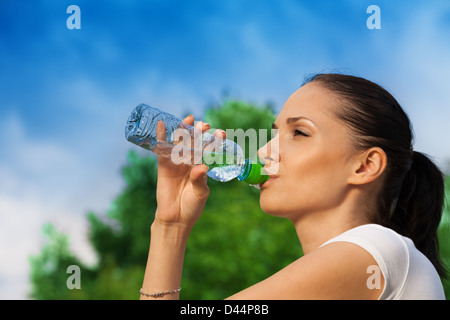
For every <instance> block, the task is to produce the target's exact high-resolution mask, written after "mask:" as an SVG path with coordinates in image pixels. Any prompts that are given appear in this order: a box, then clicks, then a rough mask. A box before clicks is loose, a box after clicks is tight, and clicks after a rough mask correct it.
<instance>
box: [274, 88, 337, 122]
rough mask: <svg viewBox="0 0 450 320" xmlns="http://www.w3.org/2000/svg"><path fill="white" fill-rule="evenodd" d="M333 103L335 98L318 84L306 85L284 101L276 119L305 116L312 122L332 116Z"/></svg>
mask: <svg viewBox="0 0 450 320" xmlns="http://www.w3.org/2000/svg"><path fill="white" fill-rule="evenodd" d="M335 103H336V97H335V95H334V94H333V93H332V92H331V91H329V90H327V89H325V88H323V87H322V86H320V85H319V84H315V83H308V84H306V85H304V86H302V87H301V88H299V89H297V90H296V91H295V92H294V93H293V94H292V95H291V96H290V97H289V98H288V99H287V100H286V103H285V104H284V106H283V109H282V110H281V112H280V114H279V116H278V118H279V120H282V119H287V118H289V117H291V116H305V117H308V118H311V120H313V121H314V119H316V120H319V119H321V118H324V117H330V116H331V115H332V113H331V110H332V108H333V107H332V106H333V105H334V104H335ZM283 121H284V120H283Z"/></svg>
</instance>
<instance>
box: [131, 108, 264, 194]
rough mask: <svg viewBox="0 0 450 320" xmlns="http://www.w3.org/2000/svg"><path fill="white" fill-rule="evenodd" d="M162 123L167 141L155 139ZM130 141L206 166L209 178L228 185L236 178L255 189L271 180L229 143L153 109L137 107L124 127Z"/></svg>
mask: <svg viewBox="0 0 450 320" xmlns="http://www.w3.org/2000/svg"><path fill="white" fill-rule="evenodd" d="M158 121H163V122H164V124H165V127H166V141H165V142H163V141H158V140H157V139H156V125H157V123H158ZM125 137H126V139H127V140H128V141H130V142H132V143H134V144H136V145H138V146H140V147H142V148H145V149H148V150H150V151H152V152H154V153H157V154H160V155H162V156H164V157H167V158H170V159H171V160H172V161H173V162H174V163H176V164H180V163H185V164H191V165H195V164H200V163H203V164H206V165H207V166H208V167H209V171H208V173H207V174H208V176H209V177H211V178H212V179H214V180H217V181H221V182H226V181H230V180H232V179H234V178H238V180H239V181H244V182H246V183H248V184H250V185H252V186H255V187H257V188H258V187H259V185H260V184H261V183H263V182H265V181H267V180H268V179H269V176H267V174H265V172H264V169H262V166H261V165H260V164H259V163H254V162H252V161H251V160H250V159H245V158H244V153H243V152H242V149H241V147H240V146H239V145H238V144H236V143H234V142H233V141H231V140H228V139H219V138H216V137H215V136H214V135H212V134H210V133H208V132H203V133H202V132H200V130H198V129H195V128H194V127H193V126H190V125H187V124H186V123H184V122H183V121H182V120H181V119H179V118H177V117H175V116H173V115H171V114H169V113H166V112H163V111H161V110H158V109H156V108H153V107H150V106H148V105H145V104H140V105H138V106H137V107H136V108H135V109H134V110H133V112H132V113H131V115H130V117H129V118H128V122H127V125H126V127H125Z"/></svg>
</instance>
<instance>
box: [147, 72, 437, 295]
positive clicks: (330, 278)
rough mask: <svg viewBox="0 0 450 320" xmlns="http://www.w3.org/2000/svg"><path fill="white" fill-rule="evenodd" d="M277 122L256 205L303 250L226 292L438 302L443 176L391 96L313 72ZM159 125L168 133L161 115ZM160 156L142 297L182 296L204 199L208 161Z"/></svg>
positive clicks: (353, 80) (264, 154)
mask: <svg viewBox="0 0 450 320" xmlns="http://www.w3.org/2000/svg"><path fill="white" fill-rule="evenodd" d="M184 121H185V122H186V123H189V124H192V123H193V118H192V117H188V118H186V119H185V120H184ZM274 128H276V129H278V133H277V135H276V136H275V137H274V138H273V139H272V140H271V141H269V142H268V143H267V144H266V145H265V146H264V147H263V148H261V149H260V150H259V151H258V156H259V158H260V159H261V160H262V161H263V162H264V163H265V167H264V168H265V169H266V171H267V172H268V174H269V175H270V177H271V178H270V179H269V180H268V181H267V182H265V183H264V184H262V185H261V195H260V205H261V208H262V210H263V211H265V212H267V213H268V214H272V215H276V216H280V217H285V218H288V219H289V220H291V221H292V223H293V224H294V226H295V229H296V231H297V235H298V238H299V240H300V243H301V245H302V248H303V251H304V256H303V257H301V258H299V259H298V260H296V261H294V262H292V263H291V264H290V265H288V266H287V267H285V268H284V269H282V270H280V271H279V272H277V273H276V274H274V275H272V276H271V277H269V278H267V279H266V280H264V281H262V282H260V283H257V284H255V285H253V286H251V287H249V288H247V289H245V290H243V291H241V292H239V293H237V294H235V295H233V296H232V297H230V298H231V299H444V298H445V297H444V293H443V289H442V285H441V282H440V279H439V274H440V275H444V268H443V267H442V265H441V262H440V260H439V256H438V242H437V234H436V233H437V228H438V225H439V222H440V218H441V212H442V205H443V177H442V174H441V172H440V171H439V169H438V168H437V167H436V166H435V165H434V164H433V163H432V161H430V160H429V159H428V158H427V157H426V156H425V155H423V154H421V153H419V152H416V151H413V150H412V131H411V128H410V122H409V119H408V117H407V115H406V114H405V113H404V111H403V110H402V108H401V107H400V106H399V104H398V103H397V101H396V100H395V99H394V98H393V97H392V96H391V95H390V94H389V93H388V92H387V91H386V90H384V89H383V88H381V87H380V86H378V85H376V84H374V83H372V82H370V81H368V80H365V79H362V78H358V77H353V76H347V75H340V74H319V75H316V76H314V77H312V78H311V79H309V80H308V81H307V82H306V84H304V85H303V86H302V87H301V88H300V89H298V90H297V91H296V92H295V93H294V94H293V95H292V96H291V97H289V99H288V100H287V102H286V103H285V105H284V106H283V109H282V110H281V112H280V114H279V115H278V117H277V119H276V121H275V123H274ZM201 129H202V130H203V131H204V130H208V129H209V126H208V125H207V124H204V123H203V124H201ZM158 132H159V137H158V138H159V139H161V140H164V139H165V136H164V132H165V131H164V124H163V123H159V124H158ZM215 134H217V135H220V134H223V135H224V133H223V132H221V131H216V132H215ZM158 161H159V168H158V187H157V201H158V207H157V210H156V213H155V220H154V222H153V224H152V226H151V242H150V251H149V257H148V262H147V268H146V271H145V276H144V282H143V286H142V289H141V298H142V299H154V298H159V299H177V298H178V297H179V291H180V289H179V286H180V282H181V273H182V267H183V259H184V251H185V247H186V242H187V239H188V237H189V233H190V231H191V228H192V226H193V225H194V224H195V222H196V221H197V219H198V218H199V217H200V215H201V213H202V210H203V207H204V205H205V202H206V199H207V198H208V195H209V188H208V186H207V175H206V172H207V169H208V168H207V167H206V166H205V165H198V166H195V167H188V166H186V165H174V164H172V163H171V162H170V160H168V159H166V158H163V157H159V160H158Z"/></svg>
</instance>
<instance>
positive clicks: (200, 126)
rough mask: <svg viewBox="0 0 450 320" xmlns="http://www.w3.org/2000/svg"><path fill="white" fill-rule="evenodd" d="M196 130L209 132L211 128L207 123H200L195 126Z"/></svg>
mask: <svg viewBox="0 0 450 320" xmlns="http://www.w3.org/2000/svg"><path fill="white" fill-rule="evenodd" d="M195 128H196V129H198V130H200V131H201V132H205V131H208V130H209V129H211V126H210V125H209V123H207V122H203V121H198V122H197V123H196V124H195Z"/></svg>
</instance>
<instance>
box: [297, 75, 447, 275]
mask: <svg viewBox="0 0 450 320" xmlns="http://www.w3.org/2000/svg"><path fill="white" fill-rule="evenodd" d="M306 83H318V84H319V85H322V86H323V87H324V88H326V89H328V90H330V91H331V92H333V93H334V94H336V95H337V97H338V98H339V99H338V100H337V108H334V109H335V110H336V111H335V113H336V116H337V117H338V119H339V120H341V121H342V122H343V123H344V124H345V125H346V126H347V127H348V128H349V129H350V130H351V131H352V132H353V133H354V144H355V145H354V146H355V147H356V148H357V149H360V150H365V149H368V148H371V147H380V148H381V149H383V151H384V152H385V153H386V156H387V159H388V161H387V167H386V173H385V178H384V184H383V186H382V190H381V192H380V195H379V199H378V201H377V203H378V206H377V208H376V210H377V212H376V214H375V218H374V219H375V221H373V222H374V223H378V224H380V225H383V226H385V227H388V228H391V229H393V230H395V231H396V232H398V233H400V234H401V235H403V236H405V237H408V238H410V239H411V240H412V241H413V242H414V245H415V246H416V248H417V249H418V250H420V251H421V252H422V253H423V254H424V255H425V256H426V257H427V258H428V259H429V260H430V261H431V262H432V263H433V265H434V267H435V268H436V270H437V271H438V273H439V274H440V275H441V276H444V274H445V268H444V266H443V265H442V262H441V260H440V258H439V244H438V238H437V229H438V226H439V223H440V221H441V216H442V206H443V201H444V179H443V175H442V172H441V171H440V170H439V168H438V167H437V166H436V165H435V164H434V163H433V161H431V160H430V158H429V157H428V156H426V155H425V154H422V153H420V152H417V151H413V147H412V144H413V130H412V127H411V123H410V120H409V118H408V116H407V115H406V113H405V112H404V111H403V109H402V108H401V107H400V105H399V103H398V102H397V101H396V99H395V98H394V97H393V96H392V95H391V94H390V93H389V92H388V91H386V90H385V89H384V88H382V87H381V86H379V85H378V84H375V83H373V82H371V81H368V80H366V79H363V78H359V77H355V76H350V75H343V74H317V75H314V76H312V77H310V78H309V79H307V80H306V82H305V84H306Z"/></svg>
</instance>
